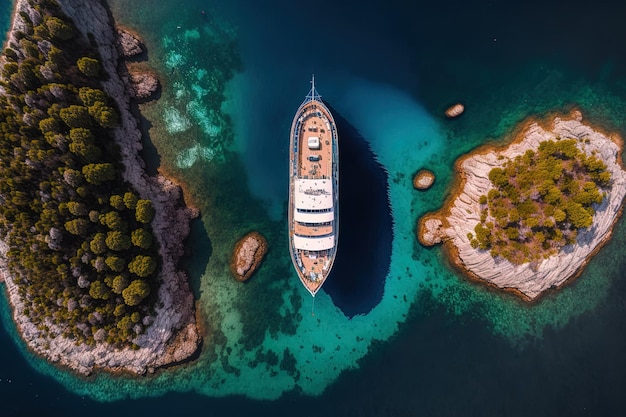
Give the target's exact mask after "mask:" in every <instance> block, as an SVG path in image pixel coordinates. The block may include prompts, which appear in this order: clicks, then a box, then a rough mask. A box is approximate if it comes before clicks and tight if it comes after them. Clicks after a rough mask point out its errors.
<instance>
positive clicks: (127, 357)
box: [0, 0, 201, 375]
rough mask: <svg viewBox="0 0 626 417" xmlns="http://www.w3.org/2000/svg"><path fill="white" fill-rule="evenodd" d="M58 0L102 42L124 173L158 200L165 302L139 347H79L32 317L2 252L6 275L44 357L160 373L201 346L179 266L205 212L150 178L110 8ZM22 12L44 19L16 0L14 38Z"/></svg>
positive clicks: (25, 332)
mask: <svg viewBox="0 0 626 417" xmlns="http://www.w3.org/2000/svg"><path fill="white" fill-rule="evenodd" d="M57 1H58V3H59V5H60V6H61V8H62V10H63V12H64V13H65V14H67V15H68V16H69V17H71V18H72V19H73V20H74V23H75V25H76V26H77V27H78V29H79V30H80V31H81V32H82V33H83V35H85V36H87V34H92V36H93V38H94V39H95V41H96V42H97V45H98V50H99V53H100V55H101V58H102V64H103V66H104V70H105V71H106V73H107V74H108V75H109V77H108V79H107V80H106V81H104V82H103V86H104V89H105V90H106V92H107V93H108V94H109V95H110V96H111V97H112V98H113V99H114V100H115V102H116V105H117V108H118V110H119V112H120V125H119V127H117V128H116V129H115V131H114V136H115V140H116V142H117V143H118V145H119V146H120V151H121V155H122V159H123V162H124V166H125V170H124V173H123V175H124V178H125V179H126V180H127V181H128V182H130V183H131V184H132V185H133V186H134V187H135V188H136V189H137V190H138V192H139V193H140V196H141V198H145V199H150V200H152V202H153V204H154V207H155V211H156V215H155V218H154V220H153V222H152V227H153V230H154V234H155V236H156V237H157V240H158V243H159V247H160V248H159V252H160V255H161V260H162V266H161V272H160V275H159V279H160V280H161V285H160V287H159V293H158V296H159V302H158V303H157V306H156V308H155V315H154V316H153V317H151V319H152V324H151V325H150V326H149V327H148V328H147V330H146V332H145V333H144V334H142V335H140V336H139V337H137V338H136V339H135V340H134V342H135V344H136V345H137V346H138V347H139V348H138V349H131V348H130V347H129V348H125V349H118V348H115V347H113V346H111V345H109V344H106V343H98V344H96V345H93V346H88V345H79V346H76V344H75V342H74V341H73V340H70V339H67V338H64V337H62V336H61V335H60V334H61V333H62V332H61V331H59V332H58V333H59V335H58V336H57V337H55V338H54V339H48V338H45V337H43V336H42V335H41V333H40V331H39V330H38V329H37V328H36V326H35V325H33V324H32V323H31V322H30V320H29V319H28V317H27V316H26V315H25V314H24V304H23V303H22V300H21V297H20V295H19V294H18V289H17V286H16V285H15V283H14V282H13V280H12V277H11V276H10V275H9V274H8V270H7V268H6V265H4V262H3V261H4V259H3V258H4V257H2V256H0V277H2V278H3V279H4V281H5V284H6V288H7V292H8V295H9V300H10V303H11V305H12V307H13V318H14V320H15V323H16V325H17V328H18V331H19V332H20V334H21V335H22V337H23V339H24V340H25V341H26V343H27V345H28V346H29V348H31V349H32V350H33V351H34V352H36V353H37V354H39V355H41V356H43V357H45V358H46V359H48V360H50V361H52V362H54V363H57V364H59V365H62V366H65V367H68V368H70V369H72V370H74V371H75V372H78V373H80V374H84V375H88V374H91V373H92V372H93V371H94V370H96V369H101V370H106V371H110V372H131V373H134V374H145V373H146V372H154V370H155V369H157V368H159V367H163V366H166V365H171V364H175V363H179V362H181V361H184V360H186V359H188V358H189V357H190V356H192V355H193V354H194V353H195V352H196V351H197V350H198V348H199V346H200V344H201V336H200V334H199V331H198V327H197V325H196V317H195V305H194V303H195V302H194V298H193V294H192V292H191V288H190V286H189V282H188V278H187V276H186V274H185V273H184V272H183V271H181V270H180V269H178V267H177V265H178V262H179V260H180V258H181V257H182V256H183V254H184V245H183V242H184V240H185V239H186V237H187V236H188V235H189V232H190V226H189V222H190V220H191V219H192V218H193V217H195V216H197V215H198V213H197V210H195V209H193V208H190V207H187V206H186V205H185V204H184V201H183V196H182V192H181V188H180V187H179V186H178V185H177V184H175V183H174V182H173V181H171V180H169V179H167V178H165V177H164V176H161V175H159V176H157V177H149V176H148V175H147V174H146V171H145V162H144V161H143V160H142V159H141V157H140V155H139V152H140V151H141V149H142V138H141V132H140V130H139V128H138V121H137V119H136V118H135V116H133V114H132V112H131V106H130V100H131V97H130V94H129V91H128V87H127V85H126V84H125V83H124V81H123V80H122V78H121V76H120V72H121V73H122V74H123V69H121V68H120V66H122V65H123V64H122V63H120V59H119V58H120V56H119V54H120V53H119V51H118V44H117V41H118V35H117V33H116V31H115V30H114V28H113V25H112V22H111V20H110V17H109V14H108V11H107V10H106V9H105V7H103V5H102V4H101V3H100V2H97V1H96V2H90V1H84V0H57ZM20 13H25V14H26V15H29V16H30V17H31V20H33V19H35V20H36V19H37V18H38V17H37V16H36V15H35V14H34V11H33V10H32V9H31V8H30V6H29V5H28V3H27V1H26V0H16V4H15V7H14V13H13V21H12V26H11V31H10V33H9V37H10V38H12V37H14V36H15V33H17V31H19V30H20V28H21V26H22V24H23V23H22V20H21V19H22V17H21V16H20ZM7 249H8V248H7V247H6V245H0V253H6V250H7Z"/></svg>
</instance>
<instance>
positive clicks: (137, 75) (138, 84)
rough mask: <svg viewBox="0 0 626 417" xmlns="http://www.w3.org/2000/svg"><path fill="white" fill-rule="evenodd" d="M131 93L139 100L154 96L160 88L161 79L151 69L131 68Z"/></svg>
mask: <svg viewBox="0 0 626 417" xmlns="http://www.w3.org/2000/svg"><path fill="white" fill-rule="evenodd" d="M129 77H130V79H129V81H130V91H129V92H130V95H131V97H133V98H135V99H138V100H145V99H148V98H150V97H152V96H153V95H154V94H155V93H156V92H157V91H158V89H159V79H158V78H157V76H156V74H155V73H154V72H151V71H142V70H139V71H133V70H132V68H131V69H129Z"/></svg>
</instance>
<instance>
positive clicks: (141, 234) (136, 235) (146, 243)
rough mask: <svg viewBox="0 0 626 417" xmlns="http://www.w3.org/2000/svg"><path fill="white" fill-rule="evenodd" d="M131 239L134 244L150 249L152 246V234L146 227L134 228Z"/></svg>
mask: <svg viewBox="0 0 626 417" xmlns="http://www.w3.org/2000/svg"><path fill="white" fill-rule="evenodd" d="M130 240H131V241H132V242H133V245H135V246H138V247H140V248H143V249H148V248H149V247H150V246H152V234H151V233H150V232H148V231H147V230H145V229H137V230H133V232H132V233H131V235H130Z"/></svg>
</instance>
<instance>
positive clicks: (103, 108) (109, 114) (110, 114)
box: [89, 101, 118, 128]
mask: <svg viewBox="0 0 626 417" xmlns="http://www.w3.org/2000/svg"><path fill="white" fill-rule="evenodd" d="M89 114H90V115H91V117H93V118H94V120H95V121H96V122H97V123H98V124H99V125H100V126H102V127H108V128H111V127H115V126H117V122H118V118H117V113H116V112H115V110H113V108H112V107H110V106H107V105H106V104H104V103H103V102H101V101H96V102H95V103H94V105H93V106H91V107H89Z"/></svg>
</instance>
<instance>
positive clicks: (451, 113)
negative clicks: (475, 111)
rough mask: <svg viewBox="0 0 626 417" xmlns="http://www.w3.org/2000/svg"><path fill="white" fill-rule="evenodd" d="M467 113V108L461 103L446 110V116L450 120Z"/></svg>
mask: <svg viewBox="0 0 626 417" xmlns="http://www.w3.org/2000/svg"><path fill="white" fill-rule="evenodd" d="M464 111H465V106H464V105H462V104H461V103H457V104H455V105H454V106H451V107H448V109H447V110H446V116H448V117H449V118H453V117H457V116H460V115H461V113H463V112H464Z"/></svg>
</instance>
